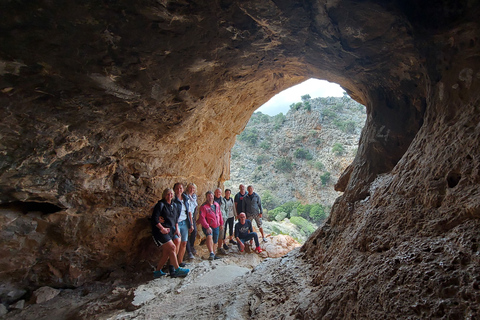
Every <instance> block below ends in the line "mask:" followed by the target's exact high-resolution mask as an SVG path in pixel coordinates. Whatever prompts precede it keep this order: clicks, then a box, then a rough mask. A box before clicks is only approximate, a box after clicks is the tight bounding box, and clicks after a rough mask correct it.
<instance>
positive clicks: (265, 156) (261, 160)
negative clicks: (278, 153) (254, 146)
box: [256, 154, 268, 164]
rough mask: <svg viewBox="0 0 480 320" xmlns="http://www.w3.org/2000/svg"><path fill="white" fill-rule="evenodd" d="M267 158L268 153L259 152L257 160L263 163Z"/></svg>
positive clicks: (258, 162)
mask: <svg viewBox="0 0 480 320" xmlns="http://www.w3.org/2000/svg"><path fill="white" fill-rule="evenodd" d="M267 160H268V156H267V155H266V154H259V155H258V156H257V160H256V162H257V164H263V163H265V162H267Z"/></svg>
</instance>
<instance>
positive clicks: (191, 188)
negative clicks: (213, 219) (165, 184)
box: [186, 183, 198, 260]
mask: <svg viewBox="0 0 480 320" xmlns="http://www.w3.org/2000/svg"><path fill="white" fill-rule="evenodd" d="M196 192H197V186H196V185H195V183H189V184H188V185H187V193H186V194H187V199H188V208H189V210H190V213H191V215H192V222H193V223H192V224H193V230H192V232H190V234H189V235H188V241H187V253H188V259H189V260H192V259H195V255H196V254H197V250H195V247H194V246H195V239H196V238H197V211H198V210H197V207H198V204H197V195H196Z"/></svg>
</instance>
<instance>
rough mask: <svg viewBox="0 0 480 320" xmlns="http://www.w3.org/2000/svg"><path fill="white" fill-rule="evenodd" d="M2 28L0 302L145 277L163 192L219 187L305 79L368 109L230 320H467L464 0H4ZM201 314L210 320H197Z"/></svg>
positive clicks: (471, 122)
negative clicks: (335, 175)
mask: <svg viewBox="0 0 480 320" xmlns="http://www.w3.org/2000/svg"><path fill="white" fill-rule="evenodd" d="M1 12H2V19H1V21H0V30H1V33H0V105H1V108H0V116H1V119H2V126H1V127H0V136H1V142H0V155H1V156H0V239H1V243H2V245H1V249H0V250H1V254H0V266H1V268H0V283H1V286H0V298H1V302H2V303H4V304H10V303H13V302H14V301H16V300H17V299H19V298H20V297H21V296H22V295H24V294H26V293H28V292H29V291H31V290H34V289H36V288H38V287H40V286H44V285H48V286H52V287H56V288H74V287H78V286H81V285H83V284H85V283H88V282H90V281H93V280H98V279H102V278H103V277H105V275H109V274H114V272H115V270H118V269H120V268H123V269H126V270H129V269H130V268H133V269H135V270H147V269H148V265H149V264H148V263H147V262H148V261H155V260H156V256H155V250H154V249H155V248H154V246H153V243H151V239H150V234H149V230H148V223H147V222H146V217H147V216H148V215H149V210H150V209H151V207H152V205H153V204H154V203H155V202H156V201H157V200H158V198H159V197H160V195H161V192H162V190H163V189H164V188H166V187H171V186H172V185H173V183H175V182H177V181H181V182H195V183H196V184H197V185H198V187H199V188H198V189H199V190H198V193H199V194H203V193H204V192H205V191H206V190H208V189H212V188H215V187H217V186H222V184H223V182H224V181H226V180H228V179H229V161H230V149H231V148H232V147H233V145H234V142H235V137H236V135H238V134H239V133H240V132H242V130H243V128H244V127H245V125H246V124H247V122H248V120H249V119H250V117H251V115H252V113H253V112H254V110H256V109H257V108H258V107H259V106H260V105H261V104H263V103H264V102H266V101H267V100H268V99H269V98H270V97H272V96H273V95H274V94H276V93H278V92H280V91H281V90H283V89H286V88H288V87H290V86H292V85H294V84H297V83H300V82H302V81H304V80H306V79H308V78H311V77H315V78H320V79H326V80H329V81H332V82H336V83H339V84H340V85H341V86H342V87H343V88H344V89H345V90H346V91H347V93H348V94H349V95H350V96H351V97H352V98H353V99H355V100H356V101H357V102H359V103H361V104H363V105H365V106H366V110H367V120H366V123H365V127H364V129H363V131H362V134H361V138H360V143H359V146H358V152H357V154H356V156H355V159H354V161H353V162H352V164H351V165H350V166H349V167H348V168H347V169H346V170H345V171H344V173H343V174H342V175H341V177H340V179H339V180H338V182H337V183H336V185H335V188H336V190H338V191H342V192H344V193H343V195H342V196H341V197H339V198H338V199H337V200H336V201H335V204H334V205H333V208H332V211H331V214H330V217H329V219H328V220H327V221H326V223H325V224H324V225H323V226H322V227H321V228H319V229H318V230H317V231H316V232H315V233H314V234H313V235H312V236H311V237H310V238H309V240H308V241H307V242H306V243H305V245H304V246H303V247H302V248H301V249H300V251H299V252H297V253H295V254H292V256H289V257H288V258H285V259H284V260H279V261H273V262H271V264H272V265H271V268H266V267H264V266H263V267H260V268H259V270H260V271H261V272H262V273H263V278H264V279H265V282H263V283H262V286H260V285H257V286H255V285H253V284H252V285H251V286H250V287H249V289H248V290H250V291H248V290H247V291H245V295H246V296H245V297H244V299H243V300H242V301H244V304H243V305H240V306H239V308H238V310H242V311H241V312H240V311H239V314H240V318H242V317H260V318H261V317H263V318H278V319H287V318H291V319H294V318H297V319H319V318H323V319H339V318H356V319H357V318H405V319H406V318H448V319H464V318H467V319H468V318H470V319H473V318H476V317H478V314H479V313H480V311H479V307H478V306H479V302H480V292H479V290H480V263H479V262H480V261H479V259H480V258H479V256H480V249H479V236H478V230H479V227H480V222H479V218H480V191H479V188H478V185H479V182H480V164H479V161H480V160H479V159H480V158H479V153H480V152H479V151H480V150H479V142H480V110H479V109H480V104H479V95H480V93H479V92H480V91H479V87H480V60H479V59H478V56H479V54H480V47H479V46H480V44H479V31H480V28H479V25H478V19H477V17H478V15H479V13H480V6H479V5H478V3H476V2H474V1H468V0H463V1H448V0H445V1H434V0H429V1H421V2H418V1H412V0H407V1H398V0H390V1H378V0H377V1H375V0H367V1H352V0H333V1H330V0H317V1H310V0H306V1H303V0H300V1H286V0H256V1H249V0H246V1H237V0H218V1H187V0H172V1H169V0H158V1H153V0H141V1H135V2H129V1H108V0H103V1H102V0H84V1H75V2H67V3H63V2H58V1H50V0H43V1H35V2H27V1H22V0H20V1H9V0H5V1H2V2H1ZM282 261H283V262H282ZM296 267H298V268H301V270H303V271H302V272H301V273H297V272H292V270H295V268H296ZM290 268H292V269H290ZM253 274H255V272H254V273H253ZM286 278H288V279H289V280H288V281H287V282H285V279H286ZM280 282H281V283H280ZM303 285H305V286H308V287H305V286H303ZM279 288H281V289H279ZM289 288H290V289H289ZM302 288H305V289H302ZM289 290H292V291H289ZM12 292H13V294H12ZM298 292H301V294H298ZM262 293H263V298H262ZM208 308H213V309H214V310H216V312H222V311H218V310H217V309H215V306H208V307H207V306H205V308H204V309H201V308H199V309H198V314H199V317H198V319H201V318H202V316H201V315H204V316H205V317H203V318H205V319H207V318H208V312H207V311H209V310H210V309H208ZM213 309H212V310H213ZM242 312H243V313H242Z"/></svg>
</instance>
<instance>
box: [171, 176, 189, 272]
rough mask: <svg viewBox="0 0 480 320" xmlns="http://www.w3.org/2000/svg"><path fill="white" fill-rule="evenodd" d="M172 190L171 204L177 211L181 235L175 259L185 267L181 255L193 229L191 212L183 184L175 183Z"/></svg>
mask: <svg viewBox="0 0 480 320" xmlns="http://www.w3.org/2000/svg"><path fill="white" fill-rule="evenodd" d="M173 191H174V192H175V199H174V200H173V204H174V205H175V207H176V208H177V212H178V213H179V216H178V228H179V230H180V235H181V242H180V246H179V247H178V248H177V260H178V264H179V265H180V267H185V263H184V262H183V256H184V255H185V249H186V248H187V240H188V234H189V233H190V232H192V231H193V219H192V212H191V210H189V202H188V197H187V195H186V194H185V193H183V184H181V183H180V182H177V183H175V185H174V186H173Z"/></svg>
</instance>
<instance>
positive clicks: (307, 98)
mask: <svg viewBox="0 0 480 320" xmlns="http://www.w3.org/2000/svg"><path fill="white" fill-rule="evenodd" d="M311 98H312V97H310V95H309V94H308V93H307V94H305V95H303V96H301V97H300V99H302V101H303V102H306V101H308V100H310V99H311Z"/></svg>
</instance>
